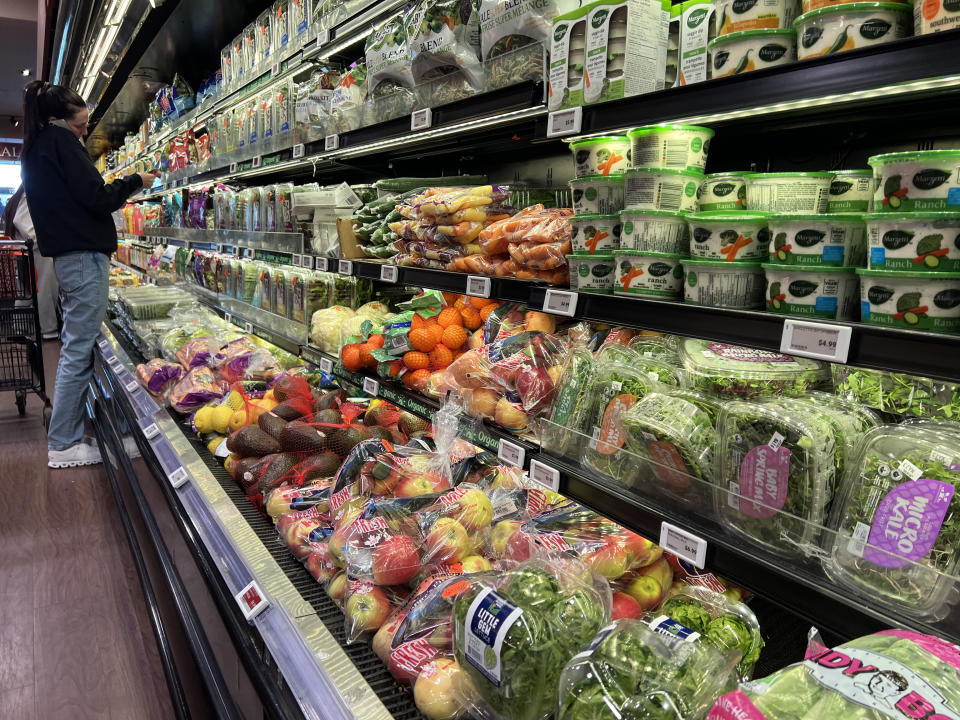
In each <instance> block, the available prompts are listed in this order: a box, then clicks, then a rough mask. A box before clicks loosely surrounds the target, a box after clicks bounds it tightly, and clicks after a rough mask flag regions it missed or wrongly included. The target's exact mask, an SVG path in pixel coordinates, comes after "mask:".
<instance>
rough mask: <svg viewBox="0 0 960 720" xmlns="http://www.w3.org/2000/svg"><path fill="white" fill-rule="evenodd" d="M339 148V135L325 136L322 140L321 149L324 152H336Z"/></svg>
mask: <svg viewBox="0 0 960 720" xmlns="http://www.w3.org/2000/svg"><path fill="white" fill-rule="evenodd" d="M339 147H340V136H339V135H327V136H326V137H325V138H324V139H323V149H324V150H336V149H338V148H339Z"/></svg>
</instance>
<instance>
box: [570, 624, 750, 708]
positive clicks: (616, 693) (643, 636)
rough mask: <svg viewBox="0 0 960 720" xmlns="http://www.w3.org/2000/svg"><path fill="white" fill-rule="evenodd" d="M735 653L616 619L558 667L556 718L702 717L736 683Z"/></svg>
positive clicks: (736, 654) (644, 625)
mask: <svg viewBox="0 0 960 720" xmlns="http://www.w3.org/2000/svg"><path fill="white" fill-rule="evenodd" d="M738 655H739V654H738V653H735V652H722V651H720V650H718V649H717V648H716V647H714V646H713V645H711V644H708V643H700V642H687V639H686V638H683V637H678V636H671V635H667V634H663V633H660V632H656V631H654V630H652V629H651V628H650V627H649V626H648V625H647V624H646V623H644V622H642V621H640V620H632V619H623V620H617V621H616V622H614V623H611V624H610V625H608V626H606V627H604V628H603V629H602V630H601V631H600V632H599V633H598V634H597V636H596V637H595V638H594V639H593V642H591V643H590V646H589V647H588V648H587V649H586V650H585V651H584V652H582V653H580V654H579V655H577V656H576V657H575V658H574V659H573V660H571V661H570V662H569V663H568V664H567V666H566V667H565V668H564V669H563V674H562V675H561V676H560V684H559V687H558V688H557V720H606V719H607V718H624V719H626V718H631V719H632V718H637V719H638V720H639V719H641V718H643V719H645V720H681V719H685V718H702V717H703V716H704V714H705V713H706V712H707V710H708V709H709V707H710V705H711V704H712V703H713V701H714V699H715V698H716V697H717V695H719V694H720V693H723V692H725V691H728V690H732V689H734V688H735V687H736V677H735V674H734V672H733V670H734V667H735V666H736V662H737V657H738Z"/></svg>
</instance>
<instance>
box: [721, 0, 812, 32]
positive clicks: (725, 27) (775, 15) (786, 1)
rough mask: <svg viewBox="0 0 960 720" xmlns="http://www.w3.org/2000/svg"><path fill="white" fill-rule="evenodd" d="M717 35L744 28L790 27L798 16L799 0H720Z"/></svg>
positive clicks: (769, 28)
mask: <svg viewBox="0 0 960 720" xmlns="http://www.w3.org/2000/svg"><path fill="white" fill-rule="evenodd" d="M716 6H717V11H716V15H715V16H714V17H715V18H716V28H717V37H721V36H723V35H729V34H730V33H736V32H741V31H744V30H773V29H776V28H788V27H790V24H791V23H792V22H793V19H794V18H795V17H796V16H797V0H757V1H756V2H744V0H718V2H717V4H716Z"/></svg>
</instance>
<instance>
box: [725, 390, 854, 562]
mask: <svg viewBox="0 0 960 720" xmlns="http://www.w3.org/2000/svg"><path fill="white" fill-rule="evenodd" d="M820 412H821V410H820V407H819V406H818V405H816V404H815V403H813V402H809V403H802V402H801V401H796V402H795V403H791V404H790V405H789V407H785V406H784V405H783V404H782V403H781V402H780V401H779V400H777V399H771V400H768V401H755V402H744V401H739V400H735V401H731V402H728V403H726V404H725V405H724V406H723V410H722V411H721V413H720V421H719V425H718V427H717V432H718V434H719V436H720V447H719V450H718V460H717V477H716V480H715V482H716V484H717V485H718V488H717V493H716V509H717V514H718V515H719V516H720V518H721V520H722V521H723V523H724V524H725V525H726V526H727V527H728V528H730V529H731V530H732V531H733V532H735V533H737V534H739V535H742V536H744V537H746V538H747V539H748V540H750V541H751V542H753V543H755V544H757V545H760V546H762V547H763V548H765V549H766V550H768V551H770V552H773V553H775V554H778V555H784V556H791V557H802V556H804V555H807V554H813V553H814V552H816V549H815V548H812V547H811V546H813V545H815V543H816V542H817V541H818V539H819V536H820V528H821V526H822V525H823V524H824V523H825V522H826V520H827V512H828V510H829V508H830V503H831V500H832V499H833V489H834V478H835V467H836V459H835V452H836V450H835V445H834V436H833V432H832V428H831V426H830V424H829V423H828V422H827V421H826V420H824V419H823V418H822V417H821V415H820Z"/></svg>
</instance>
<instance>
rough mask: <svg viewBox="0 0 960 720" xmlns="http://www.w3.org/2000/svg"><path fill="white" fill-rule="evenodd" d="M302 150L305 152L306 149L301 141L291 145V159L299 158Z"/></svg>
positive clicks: (302, 152)
mask: <svg viewBox="0 0 960 720" xmlns="http://www.w3.org/2000/svg"><path fill="white" fill-rule="evenodd" d="M304 152H306V150H305V148H304V146H303V143H297V144H296V145H294V146H293V159H294V160H299V159H300V158H302V157H303V155H304Z"/></svg>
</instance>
